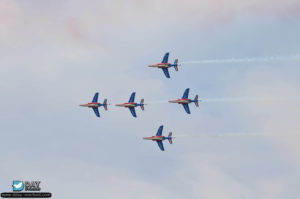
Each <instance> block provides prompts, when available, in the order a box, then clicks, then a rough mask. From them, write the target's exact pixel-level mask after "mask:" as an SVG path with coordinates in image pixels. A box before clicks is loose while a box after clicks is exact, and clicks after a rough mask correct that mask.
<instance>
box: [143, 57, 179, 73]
mask: <svg viewBox="0 0 300 199" xmlns="http://www.w3.org/2000/svg"><path fill="white" fill-rule="evenodd" d="M168 59H169V53H166V54H165V56H164V58H163V60H162V62H161V63H158V64H154V65H149V67H154V68H160V69H162V70H163V72H164V74H165V76H166V77H167V78H170V74H169V70H168V68H171V67H174V68H175V70H176V71H178V66H180V65H179V64H178V59H175V62H174V64H171V63H168Z"/></svg>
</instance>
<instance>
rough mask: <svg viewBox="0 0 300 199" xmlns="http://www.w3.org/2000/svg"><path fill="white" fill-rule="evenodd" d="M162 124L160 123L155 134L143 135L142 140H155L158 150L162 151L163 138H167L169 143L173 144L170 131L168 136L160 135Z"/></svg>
mask: <svg viewBox="0 0 300 199" xmlns="http://www.w3.org/2000/svg"><path fill="white" fill-rule="evenodd" d="M163 128H164V126H163V125H161V126H160V127H159V129H158V131H157V133H156V135H155V136H151V137H144V138H143V139H144V140H152V141H156V142H157V144H158V147H159V148H160V150H162V151H164V150H165V149H164V145H163V141H164V140H168V141H169V143H170V144H173V141H172V140H173V137H172V132H170V133H169V135H168V136H163V135H162V131H163Z"/></svg>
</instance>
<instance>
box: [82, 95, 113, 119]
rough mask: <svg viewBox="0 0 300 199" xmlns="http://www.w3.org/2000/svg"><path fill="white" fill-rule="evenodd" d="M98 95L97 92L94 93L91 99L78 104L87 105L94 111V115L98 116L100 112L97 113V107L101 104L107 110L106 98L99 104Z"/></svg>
mask: <svg viewBox="0 0 300 199" xmlns="http://www.w3.org/2000/svg"><path fill="white" fill-rule="evenodd" d="M98 96H99V93H95V95H94V98H93V101H92V102H90V103H87V104H80V105H79V106H83V107H88V108H92V109H93V111H94V112H95V115H96V116H97V117H100V113H99V109H98V107H100V106H103V107H104V109H105V110H106V111H107V105H108V104H107V99H105V100H104V102H103V103H102V104H101V103H99V102H98Z"/></svg>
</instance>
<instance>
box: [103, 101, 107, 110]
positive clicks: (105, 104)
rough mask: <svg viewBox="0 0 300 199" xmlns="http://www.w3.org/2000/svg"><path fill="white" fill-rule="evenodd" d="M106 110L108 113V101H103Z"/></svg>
mask: <svg viewBox="0 0 300 199" xmlns="http://www.w3.org/2000/svg"><path fill="white" fill-rule="evenodd" d="M103 105H104V109H105V110H106V111H107V99H105V100H104V101H103Z"/></svg>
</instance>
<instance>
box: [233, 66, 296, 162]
mask: <svg viewBox="0 0 300 199" xmlns="http://www.w3.org/2000/svg"><path fill="white" fill-rule="evenodd" d="M295 64H297V63H295ZM285 66H286V67H290V70H295V68H293V67H292V65H291V64H290V65H289V66H287V64H286V63H283V64H282V65H281V66H280V67H285ZM296 70H297V69H296ZM298 85H299V80H297V79H296V78H293V77H292V76H291V75H290V73H285V72H282V71H280V70H278V69H277V70H276V69H274V68H273V72H272V73H270V72H269V70H268V68H267V67H266V68H260V69H258V68H256V69H252V70H249V71H248V73H247V75H246V78H245V80H244V82H243V84H241V87H240V88H242V90H240V91H238V92H235V93H232V95H240V96H250V97H255V96H264V97H268V98H269V99H272V98H275V99H276V97H279V98H280V97H283V98H287V100H274V101H272V100H261V101H257V102H252V103H251V102H248V103H243V104H240V108H242V109H241V110H243V114H244V115H245V116H246V117H248V118H252V119H251V121H252V122H253V123H254V125H255V128H256V129H260V130H261V131H262V132H265V133H269V134H271V135H274V136H273V139H274V141H275V142H274V144H276V145H278V147H279V148H280V149H281V152H282V153H284V154H285V155H286V156H287V157H289V158H291V159H292V160H293V161H295V162H297V163H298V164H299V163H300V162H299V160H300V146H299V142H298V140H299V139H300V133H299V131H300V127H299V125H298V123H299V122H298V118H299V117H300V111H299V110H300V101H299V96H300V92H299V86H298ZM294 97H295V98H294ZM289 98H290V100H289ZM293 98H294V99H293ZM253 116H255V118H253Z"/></svg>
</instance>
